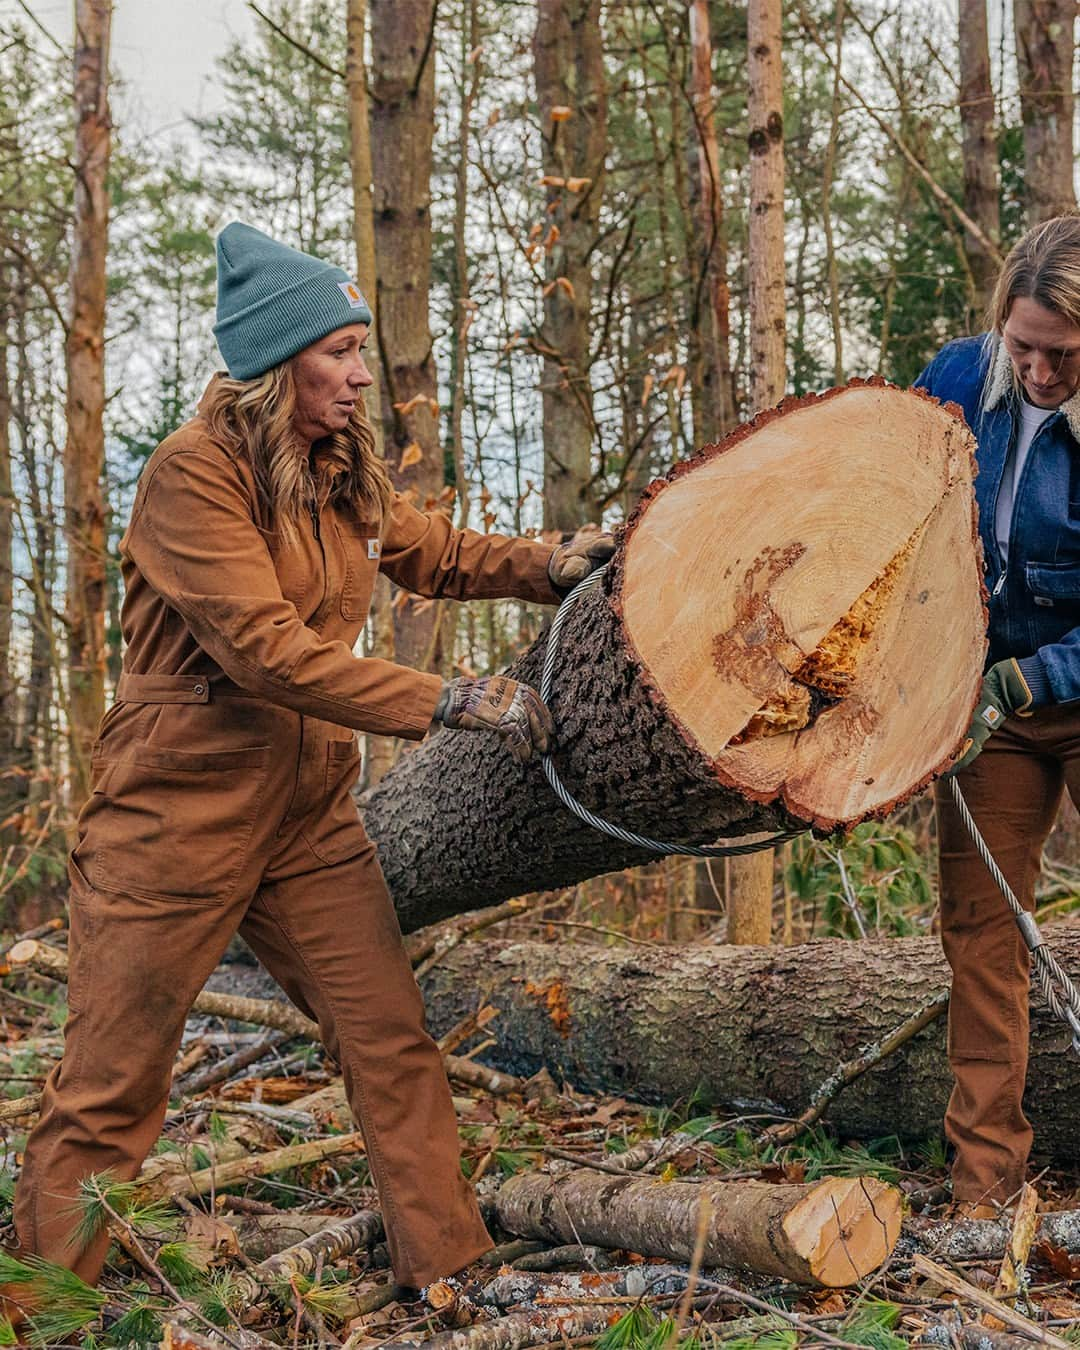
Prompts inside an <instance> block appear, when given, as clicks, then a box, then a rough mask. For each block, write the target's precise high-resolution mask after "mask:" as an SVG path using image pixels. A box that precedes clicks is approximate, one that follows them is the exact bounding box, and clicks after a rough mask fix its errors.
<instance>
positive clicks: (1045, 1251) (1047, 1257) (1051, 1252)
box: [1031, 1242, 1080, 1280]
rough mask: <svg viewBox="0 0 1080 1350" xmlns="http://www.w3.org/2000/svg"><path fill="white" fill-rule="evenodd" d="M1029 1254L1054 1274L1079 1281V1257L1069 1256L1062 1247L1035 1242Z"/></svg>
mask: <svg viewBox="0 0 1080 1350" xmlns="http://www.w3.org/2000/svg"><path fill="white" fill-rule="evenodd" d="M1031 1254H1032V1256H1034V1257H1036V1258H1037V1259H1038V1260H1040V1261H1041V1262H1043V1264H1044V1265H1047V1266H1049V1267H1050V1269H1051V1270H1052V1271H1054V1273H1055V1274H1057V1275H1062V1276H1064V1277H1065V1279H1067V1280H1080V1256H1073V1255H1071V1254H1070V1253H1069V1252H1067V1251H1066V1250H1065V1248H1064V1247H1057V1246H1055V1245H1054V1243H1052V1242H1036V1243H1035V1245H1034V1246H1033V1247H1032V1249H1031Z"/></svg>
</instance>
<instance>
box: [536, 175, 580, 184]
mask: <svg viewBox="0 0 1080 1350" xmlns="http://www.w3.org/2000/svg"><path fill="white" fill-rule="evenodd" d="M575 181H576V180H575ZM540 187H566V179H565V178H556V176H555V175H554V174H553V173H546V174H544V176H543V178H541V179H540Z"/></svg>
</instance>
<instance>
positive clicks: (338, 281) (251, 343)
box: [214, 220, 371, 380]
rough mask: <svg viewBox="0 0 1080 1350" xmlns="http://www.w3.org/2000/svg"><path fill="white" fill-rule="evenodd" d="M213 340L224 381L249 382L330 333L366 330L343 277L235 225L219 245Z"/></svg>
mask: <svg viewBox="0 0 1080 1350" xmlns="http://www.w3.org/2000/svg"><path fill="white" fill-rule="evenodd" d="M217 264H218V277H217V280H218V299H217V323H216V324H215V325H214V336H215V337H216V338H217V342H218V346H219V347H220V348H221V354H222V356H223V357H224V358H225V364H226V366H228V368H229V374H230V375H231V376H232V378H233V379H234V380H251V379H254V378H255V376H256V375H262V374H263V373H264V372H265V371H267V370H270V369H271V368H272V367H273V366H277V365H280V364H281V362H282V361H287V360H288V358H289V357H290V356H295V355H296V353H297V352H298V351H302V350H303V348H304V347H308V346H310V345H311V343H313V342H318V340H319V339H320V338H323V337H326V335H327V333H332V332H333V331H334V330H335V329H336V328H344V327H345V326H346V325H347V324H354V323H366V324H370V323H371V310H370V308H369V307H368V303H367V301H366V300H365V299H364V297H363V295H362V294H361V292H360V288H359V287H358V286H357V284H356V282H355V281H353V280H352V278H351V277H350V276H349V274H348V272H346V271H345V270H344V269H343V268H341V267H335V266H334V265H333V264H332V263H325V262H323V261H322V260H321V259H319V258H313V257H312V256H311V255H310V254H308V253H301V252H300V251H299V249H295V248H289V246H288V245H287V244H279V243H278V242H277V240H276V239H271V238H270V236H269V235H266V234H263V232H262V231H261V230H256V229H253V228H252V226H250V225H244V224H242V223H241V222H240V221H238V220H236V221H233V223H232V224H231V225H226V226H225V228H224V229H223V230H222V231H221V233H220V234H219V235H218V238H217Z"/></svg>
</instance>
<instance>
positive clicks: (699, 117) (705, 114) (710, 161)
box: [690, 0, 735, 441]
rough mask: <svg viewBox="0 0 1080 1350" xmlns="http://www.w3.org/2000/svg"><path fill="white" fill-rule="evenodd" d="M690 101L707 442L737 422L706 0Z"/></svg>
mask: <svg viewBox="0 0 1080 1350" xmlns="http://www.w3.org/2000/svg"><path fill="white" fill-rule="evenodd" d="M690 50H691V67H690V71H691V74H690V82H691V101H692V104H693V109H694V122H695V127H696V131H697V137H698V154H697V162H698V183H699V188H698V216H699V219H700V222H701V225H700V228H701V239H702V244H703V250H702V251H703V255H704V259H705V281H706V290H707V292H708V312H707V317H706V315H705V314H703V316H702V317H703V319H706V322H705V323H704V324H703V327H704V330H705V331H704V333H703V335H702V339H701V340H702V343H703V345H705V347H706V351H705V353H704V356H705V359H704V361H703V369H702V376H703V388H702V390H701V393H702V409H703V411H704V412H705V414H706V417H707V419H708V424H707V425H706V426H703V427H702V428H701V432H702V435H701V439H702V440H703V441H715V440H719V439H720V437H721V436H724V435H726V434H727V432H728V431H730V430H731V428H732V426H734V424H735V394H734V388H733V385H732V376H731V313H730V307H731V304H730V302H731V297H730V294H729V290H728V278H727V263H728V255H727V236H726V231H725V225H724V198H723V192H722V188H721V182H720V152H719V148H718V146H717V140H716V117H715V110H714V107H713V81H712V39H711V37H710V33H709V4H708V0H693V2H692V4H691V6H690Z"/></svg>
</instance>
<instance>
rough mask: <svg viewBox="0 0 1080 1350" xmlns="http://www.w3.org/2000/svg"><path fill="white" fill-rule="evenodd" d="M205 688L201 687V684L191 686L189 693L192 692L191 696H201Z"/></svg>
mask: <svg viewBox="0 0 1080 1350" xmlns="http://www.w3.org/2000/svg"><path fill="white" fill-rule="evenodd" d="M205 688H206V686H205V685H203V684H196V685H193V686H192V690H191V692H192V693H193V694H201V693H202V692H203V690H204V689H205Z"/></svg>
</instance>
